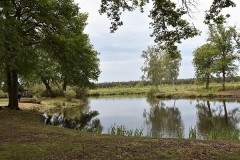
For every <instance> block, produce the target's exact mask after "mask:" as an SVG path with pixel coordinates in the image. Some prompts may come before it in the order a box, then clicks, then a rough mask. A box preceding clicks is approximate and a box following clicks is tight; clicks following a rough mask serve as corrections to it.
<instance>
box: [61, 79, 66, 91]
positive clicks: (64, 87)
mask: <svg viewBox="0 0 240 160" xmlns="http://www.w3.org/2000/svg"><path fill="white" fill-rule="evenodd" d="M62 89H63V91H66V90H67V82H66V80H65V79H64V80H63V86H62Z"/></svg>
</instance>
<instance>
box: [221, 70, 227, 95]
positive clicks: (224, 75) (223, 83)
mask: <svg viewBox="0 0 240 160" xmlns="http://www.w3.org/2000/svg"><path fill="white" fill-rule="evenodd" d="M222 74H223V75H222V89H223V90H224V91H225V89H226V87H225V82H226V71H225V69H223V70H222Z"/></svg>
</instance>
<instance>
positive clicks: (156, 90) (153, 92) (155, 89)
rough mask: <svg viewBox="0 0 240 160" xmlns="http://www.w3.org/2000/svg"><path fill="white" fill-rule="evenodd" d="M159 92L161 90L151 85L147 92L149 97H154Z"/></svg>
mask: <svg viewBox="0 0 240 160" xmlns="http://www.w3.org/2000/svg"><path fill="white" fill-rule="evenodd" d="M157 93H159V90H158V89H157V87H151V88H150V89H149V91H148V93H147V96H148V97H149V98H153V97H155V96H156V94H157Z"/></svg>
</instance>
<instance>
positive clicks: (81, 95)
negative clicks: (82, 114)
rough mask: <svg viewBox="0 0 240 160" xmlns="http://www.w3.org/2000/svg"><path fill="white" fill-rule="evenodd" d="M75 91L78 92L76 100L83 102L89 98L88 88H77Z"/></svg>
mask: <svg viewBox="0 0 240 160" xmlns="http://www.w3.org/2000/svg"><path fill="white" fill-rule="evenodd" d="M74 90H75V92H76V98H78V99H82V100H84V99H86V98H87V96H88V89H87V88H80V87H75V88H74Z"/></svg>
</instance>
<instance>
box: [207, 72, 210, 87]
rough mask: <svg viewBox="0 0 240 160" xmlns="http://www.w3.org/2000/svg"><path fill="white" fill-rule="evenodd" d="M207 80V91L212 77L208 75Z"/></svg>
mask: <svg viewBox="0 0 240 160" xmlns="http://www.w3.org/2000/svg"><path fill="white" fill-rule="evenodd" d="M206 78H207V80H206V89H209V84H210V75H209V74H207V77H206Z"/></svg>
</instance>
